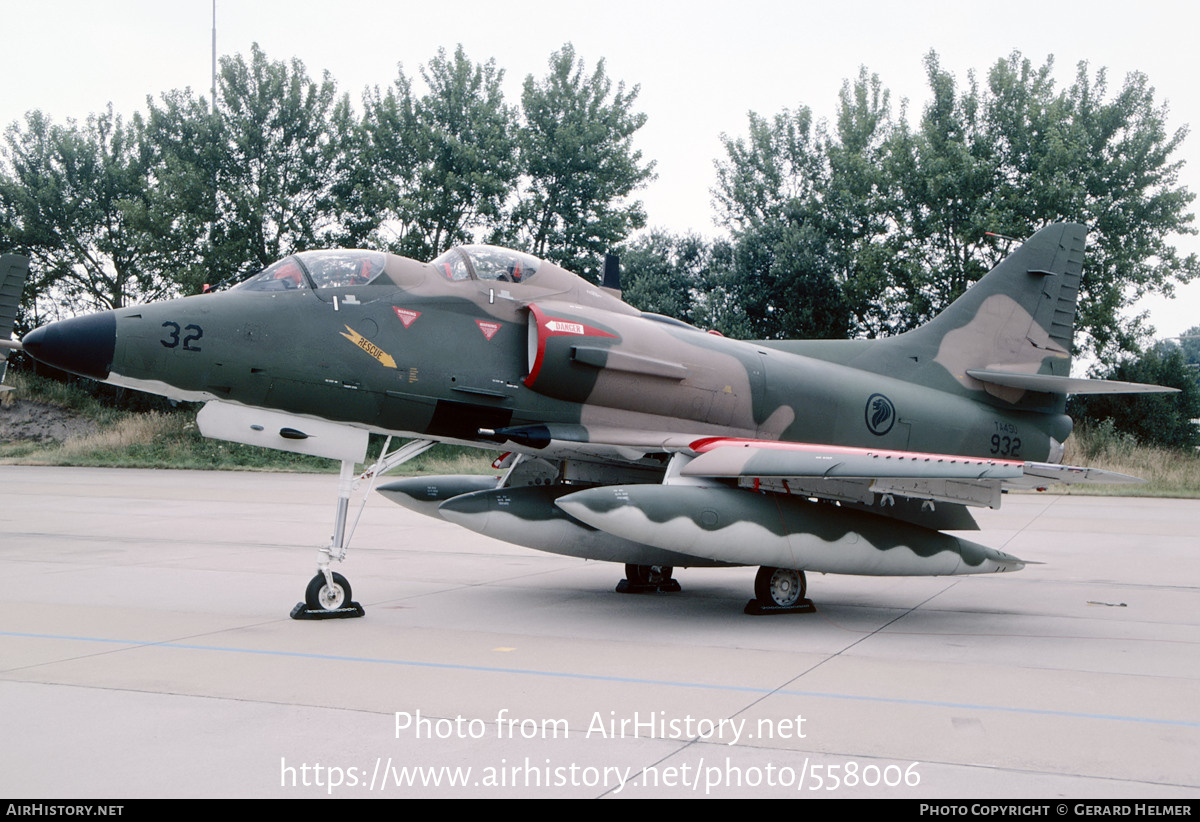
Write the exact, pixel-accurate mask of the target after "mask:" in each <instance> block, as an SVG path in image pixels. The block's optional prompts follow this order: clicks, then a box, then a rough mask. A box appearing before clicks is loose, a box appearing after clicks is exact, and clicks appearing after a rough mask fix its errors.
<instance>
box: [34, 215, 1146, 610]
mask: <svg viewBox="0 0 1200 822" xmlns="http://www.w3.org/2000/svg"><path fill="white" fill-rule="evenodd" d="M1084 242H1085V232H1084V229H1083V228H1082V227H1081V226H1078V225H1071V224H1058V225H1051V226H1047V227H1046V228H1044V229H1042V230H1041V231H1039V232H1037V234H1035V235H1034V236H1033V237H1031V238H1030V239H1029V240H1028V241H1026V242H1025V243H1024V244H1022V245H1021V246H1020V247H1019V248H1017V250H1016V251H1015V252H1013V253H1012V254H1011V255H1009V256H1008V257H1007V258H1006V259H1005V260H1004V261H1003V262H1002V263H1001V264H1000V265H999V266H997V267H996V268H995V269H993V270H992V271H991V272H990V273H989V274H988V275H987V276H986V277H984V278H983V279H982V280H981V281H980V282H979V283H977V284H976V285H975V286H974V287H973V288H971V289H970V290H969V291H968V292H967V293H966V294H964V295H963V296H962V297H961V298H960V299H958V300H957V301H956V302H955V303H954V304H953V305H951V306H950V307H949V308H948V309H946V310H945V311H944V312H943V313H942V314H940V315H938V316H937V317H936V318H934V319H933V320H932V321H930V322H929V323H928V324H926V325H925V326H922V327H921V328H918V329H916V330H914V331H911V332H909V333H906V334H902V335H899V336H897V337H893V338H889V339H881V340H849V341H739V340H732V339H727V338H725V337H722V336H720V335H717V334H714V333H708V332H705V331H702V330H700V329H696V328H693V327H691V326H688V325H686V324H684V323H681V322H678V321H676V320H672V319H670V318H666V317H660V316H657V315H649V314H644V313H642V312H639V311H638V310H636V309H634V308H633V307H631V306H629V305H627V304H626V303H624V302H622V301H621V300H620V299H619V296H618V294H619V292H616V291H614V290H613V289H610V288H601V287H598V286H594V285H592V284H590V283H588V282H586V281H584V280H582V279H580V278H578V277H576V276H575V275H573V274H571V273H569V272H567V271H565V270H563V269H561V268H558V267H556V266H554V265H552V264H550V263H547V262H545V261H540V260H536V259H534V258H532V257H528V256H527V255H522V254H519V253H518V252H510V251H505V250H503V249H496V248H493V247H488V246H468V247H465V248H464V249H456V250H452V251H450V252H447V253H446V254H444V255H442V257H439V258H438V259H437V260H435V261H434V262H433V263H429V264H425V263H420V262H417V261H415V260H410V259H405V258H401V257H396V256H391V255H383V254H379V253H377V252H351V251H346V252H308V253H306V254H301V255H299V256H298V257H297V258H288V259H287V260H284V261H281V262H280V263H277V264H276V265H275V266H272V267H270V268H268V269H267V270H266V271H264V272H263V273H261V274H259V275H257V276H256V277H255V278H252V279H251V280H249V281H248V282H247V283H243V284H242V285H241V286H239V287H236V288H234V289H231V290H229V291H225V292H221V293H214V294H207V295H201V296H195V297H188V298H184V299H179V300H171V301H167V302H162V303H156V304H152V305H145V306H139V307H135V308H124V309H120V310H117V311H112V312H105V313H102V314H97V315H91V316H88V317H81V318H75V319H71V320H65V321H62V322H58V323H53V324H51V325H49V326H46V327H43V328H40V329H37V330H36V331H34V332H32V333H30V334H29V335H27V336H26V338H25V340H24V341H23V343H24V346H25V348H26V350H27V351H29V352H30V353H31V354H32V355H33V356H34V357H36V358H37V359H39V360H42V361H44V362H47V363H49V364H51V365H56V366H58V367H61V368H65V369H67V370H71V371H75V372H76V373H81V374H84V375H86V376H90V377H94V378H96V379H101V380H105V381H107V382H112V383H116V384H119V385H125V386H129V387H133V388H140V389H143V390H148V391H152V392H155V393H159V394H163V395H166V396H170V397H175V398H178V399H187V400H200V401H206V402H219V403H224V404H233V405H237V406H245V407H251V408H264V409H274V410H276V411H282V412H285V413H287V414H291V415H296V419H297V423H296V427H297V428H301V429H302V428H303V426H304V420H306V419H317V420H325V421H333V422H336V423H341V424H346V425H349V426H355V427H358V428H364V429H368V430H370V431H372V432H382V433H389V434H401V435H404V436H410V437H415V438H420V439H430V440H437V441H443V442H456V443H465V444H469V445H474V446H478V447H481V448H488V449H494V450H497V451H506V452H515V453H516V454H517V458H516V459H515V460H513V459H512V458H509V459H508V462H509V463H510V464H511V467H510V469H509V472H508V474H506V475H505V477H504V478H502V479H500V480H486V479H485V480H479V479H472V478H455V477H440V478H436V481H433V480H429V479H425V478H415V479H411V480H401V481H398V482H393V483H391V484H390V485H387V486H384V487H383V488H382V489H380V490H381V491H382V492H383V493H384V494H385V495H387V496H388V497H389V498H391V499H393V500H395V501H397V502H400V503H401V504H405V505H409V506H410V507H412V508H414V510H421V511H422V512H423V513H427V514H435V515H439V516H443V517H445V518H446V519H448V520H451V521H454V522H458V523H460V524H462V525H464V526H466V527H468V528H472V529H474V530H477V531H480V532H481V533H485V534H489V535H492V536H496V537H498V538H500V539H505V540H508V541H511V542H515V543H518V544H522V545H527V546H530V547H534V548H538V549H541V550H547V551H552V552H557V553H563V554H568V555H573V556H583V557H589V558H595V559H604V560H610V561H616V562H625V563H627V564H630V565H635V566H650V565H682V566H687V565H727V564H735V565H742V564H749V565H762V566H764V569H765V570H771V569H779V568H784V569H792V570H793V571H796V572H803V571H804V570H820V571H831V572H836V573H861V574H952V573H982V572H991V571H1006V570H1017V569H1019V568H1021V567H1022V563H1021V561H1020V560H1017V559H1016V558H1014V557H1011V556H1009V555H1007V554H1004V553H1002V552H999V551H995V550H992V549H989V548H986V547H984V546H981V545H978V544H976V543H973V542H969V541H967V540H964V539H960V538H957V537H953V536H950V535H947V534H943V533H941V532H940V530H941V529H947V528H952V529H956V530H959V529H967V528H972V527H974V522H973V520H972V518H971V517H970V515H969V513H967V511H966V506H971V505H985V506H992V507H995V506H997V505H999V501H1000V493H1001V490H1002V489H1003V488H1006V487H1016V488H1020V487H1040V486H1042V485H1044V484H1046V483H1048V482H1054V481H1096V480H1097V479H1103V480H1104V481H1108V482H1112V481H1120V480H1122V479H1124V480H1129V479H1131V478H1124V477H1121V476H1120V475H1111V474H1110V475H1104V476H1102V477H1101V476H1098V475H1097V472H1094V471H1088V470H1087V469H1076V468H1071V467H1066V466H1059V465H1057V464H1056V463H1057V462H1058V461H1059V459H1060V458H1061V454H1062V445H1061V443H1062V442H1063V441H1064V440H1065V439H1066V438H1067V436H1068V435H1069V434H1070V431H1071V426H1072V424H1071V420H1070V418H1068V417H1067V416H1066V415H1065V413H1064V409H1065V395H1066V394H1067V393H1068V392H1079V391H1108V390H1127V391H1128V390H1152V389H1151V388H1150V387H1148V386H1129V385H1126V384H1105V383H1096V382H1093V381H1088V380H1072V379H1070V378H1069V369H1070V354H1069V351H1070V346H1071V334H1072V323H1073V319H1074V312H1075V301H1076V295H1077V293H1078V290H1079V281H1080V276H1081V273H1082V262H1083V250H1084ZM297 262H298V263H299V267H297ZM300 269H303V275H304V276H301V272H300ZM283 431H284V429H281V434H280V435H281V437H286V436H288V435H287V434H285V433H283ZM268 434H270V432H268ZM293 434H295V432H293ZM299 436H303V434H302V433H300V434H299ZM276 447H288V443H286V442H284V441H283V440H280V441H279V442H278V443H276ZM489 483H493V485H489ZM435 505H438V506H440V507H438V508H436V509H435V507H434V506H435ZM668 576H669V572H668ZM760 576H761V574H760ZM764 595H765V594H763V591H762V590H760V598H761V597H762V596H764Z"/></svg>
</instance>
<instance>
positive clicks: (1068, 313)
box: [882, 223, 1087, 402]
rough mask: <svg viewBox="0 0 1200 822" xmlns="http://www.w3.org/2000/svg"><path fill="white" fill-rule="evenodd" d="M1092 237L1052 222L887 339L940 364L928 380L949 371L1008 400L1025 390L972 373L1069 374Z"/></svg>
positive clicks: (965, 385)
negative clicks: (935, 310) (940, 306)
mask: <svg viewBox="0 0 1200 822" xmlns="http://www.w3.org/2000/svg"><path fill="white" fill-rule="evenodd" d="M1086 239H1087V231H1086V229H1085V228H1084V227H1083V226H1081V225H1076V224H1074V223H1058V224H1054V225H1049V226H1046V227H1045V228H1043V229H1041V230H1040V231H1038V232H1037V233H1036V234H1034V235H1033V236H1032V237H1030V238H1029V239H1028V240H1026V241H1025V242H1024V243H1023V244H1022V245H1021V246H1020V247H1019V248H1017V250H1016V251H1014V252H1013V253H1012V254H1009V255H1008V256H1007V257H1005V258H1004V260H1002V261H1001V262H1000V264H999V265H997V266H996V267H995V268H993V269H992V270H991V271H989V272H988V273H987V274H986V275H984V276H983V278H982V279H980V280H979V282H977V283H975V285H973V286H972V287H971V288H970V289H968V290H967V291H966V293H964V294H963V295H962V296H961V297H959V298H958V299H957V300H955V301H954V302H953V303H951V304H950V306H949V307H947V308H946V309H945V310H944V311H942V313H940V314H938V315H937V316H936V317H934V318H933V319H932V320H930V321H929V322H928V323H926V324H925V325H923V326H921V327H920V328H917V329H914V330H913V331H910V332H908V333H906V334H901V335H900V336H898V337H894V338H892V339H891V340H884V341H882V342H883V344H884V345H885V346H887V348H888V350H889V351H891V352H892V354H893V355H899V356H902V357H905V358H908V359H910V360H912V361H914V362H920V363H922V364H929V365H934V366H935V367H934V368H932V370H930V369H929V368H928V366H924V367H922V371H923V372H925V373H926V374H927V375H928V376H927V377H925V378H924V380H922V381H924V382H926V383H927V384H930V385H935V384H936V385H941V383H942V379H944V375H945V373H946V372H947V371H948V372H949V374H950V376H951V377H953V379H954V380H955V381H957V382H958V383H959V385H960V386H961V388H962V389H966V390H968V391H978V390H984V391H987V393H989V394H991V395H993V396H994V397H996V398H997V399H1000V400H1003V401H1005V402H1017V401H1018V400H1019V399H1020V398H1021V397H1022V395H1023V394H1024V390H1023V389H1022V388H1019V387H1013V386H1005V385H998V384H996V383H995V382H994V381H986V380H979V379H976V378H975V377H974V376H972V375H971V373H968V372H972V373H980V374H996V373H1012V374H1019V375H1042V376H1045V377H1054V378H1056V379H1058V380H1065V379H1066V378H1067V377H1068V376H1069V375H1070V372H1071V336H1072V333H1073V331H1074V324H1075V304H1076V300H1077V298H1078V296H1079V284H1080V278H1081V276H1082V274H1083V252H1084V244H1085V242H1086ZM936 366H941V367H940V368H937V367H936ZM943 369H944V370H943ZM939 374H941V375H943V377H939V376H938V375H939ZM1026 387H1028V386H1026ZM960 390H961V389H960ZM1042 390H1045V389H1042ZM1052 393H1065V391H1063V392H1060V391H1053V392H1052Z"/></svg>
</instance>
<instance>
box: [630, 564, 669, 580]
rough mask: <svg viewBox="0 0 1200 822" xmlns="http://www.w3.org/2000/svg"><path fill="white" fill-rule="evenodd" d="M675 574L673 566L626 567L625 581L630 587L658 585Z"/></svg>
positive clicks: (631, 565)
mask: <svg viewBox="0 0 1200 822" xmlns="http://www.w3.org/2000/svg"><path fill="white" fill-rule="evenodd" d="M673 573H675V567H674V566H672V565H634V564H632V563H626V565H625V579H626V580H628V582H629V584H630V585H658V584H660V583H663V582H666V581H667V580H669V579H670V578H671V574H673Z"/></svg>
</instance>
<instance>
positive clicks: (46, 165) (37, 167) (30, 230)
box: [0, 108, 175, 325]
mask: <svg viewBox="0 0 1200 822" xmlns="http://www.w3.org/2000/svg"><path fill="white" fill-rule="evenodd" d="M3 156H4V159H5V161H6V163H5V167H3V168H0V210H2V212H3V213H4V214H5V216H6V220H5V221H4V223H3V224H2V225H0V235H3V237H4V245H5V246H6V247H7V248H9V249H11V250H14V251H17V252H19V253H22V254H26V255H28V256H30V257H31V258H32V260H33V265H32V267H31V268H32V270H31V276H30V282H29V283H28V285H27V289H26V295H27V296H26V301H25V303H24V305H23V314H22V319H23V321H24V324H27V325H37V324H40V323H42V322H44V321H46V320H48V319H54V318H57V317H58V316H59V315H60V314H61V313H65V314H67V315H70V314H72V313H79V312H83V311H88V310H96V309H107V308H119V307H121V306H124V305H127V304H129V303H131V302H138V301H145V300H153V299H158V298H161V297H164V296H167V295H170V294H172V293H174V292H175V284H174V283H173V282H171V281H170V280H169V279H165V278H163V277H162V276H160V269H159V267H158V265H157V259H156V257H155V254H154V252H153V250H152V248H151V247H152V245H153V242H152V241H153V236H154V232H155V230H156V227H155V226H154V224H153V222H152V221H151V220H149V219H148V217H147V213H148V211H149V210H150V205H149V199H150V196H149V192H150V188H151V174H150V159H149V156H148V152H147V151H146V148H145V140H144V129H143V124H142V120H141V118H140V117H134V118H133V119H132V120H131V121H130V122H128V123H126V122H125V121H124V120H123V119H122V118H121V117H120V116H119V115H116V114H114V113H113V112H112V109H111V108H109V109H108V110H107V111H106V112H104V113H101V114H96V115H92V116H91V117H89V118H88V119H87V122H85V123H83V124H78V123H76V122H74V121H68V122H67V123H66V124H62V125H60V124H55V123H53V122H51V120H50V118H49V117H47V116H46V115H45V114H43V113H42V112H40V111H33V112H30V113H29V114H28V115H26V117H25V121H24V123H13V124H12V125H10V126H9V127H8V129H7V131H6V133H5V147H4V152H3ZM51 290H53V292H54V294H55V300H54V301H51V300H49V299H47V297H48V294H49V292H50V291H51ZM38 297H42V299H41V300H40V301H39V300H38V299H37V298H38Z"/></svg>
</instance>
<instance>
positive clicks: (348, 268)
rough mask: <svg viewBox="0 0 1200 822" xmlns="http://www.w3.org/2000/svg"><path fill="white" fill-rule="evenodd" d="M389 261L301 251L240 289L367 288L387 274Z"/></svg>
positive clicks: (369, 254)
mask: <svg viewBox="0 0 1200 822" xmlns="http://www.w3.org/2000/svg"><path fill="white" fill-rule="evenodd" d="M385 261H386V257H385V256H384V255H383V254H382V253H381V252H379V251H301V252H300V253H299V254H293V255H292V256H290V257H284V258H283V259H282V260H280V261H279V262H277V263H273V264H271V265H270V266H268V267H267V268H265V269H263V270H262V271H260V272H259V273H257V274H255V275H254V276H253V277H251V278H250V279H248V280H246V281H244V282H242V283H239V284H238V285H237V286H236V287H237V288H242V289H245V290H246V291H291V290H292V289H295V288H346V287H349V286H358V285H366V284H368V283H370V282H372V281H374V280H375V279H376V278H377V277H379V275H380V274H382V273H383V266H384V263H385Z"/></svg>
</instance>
